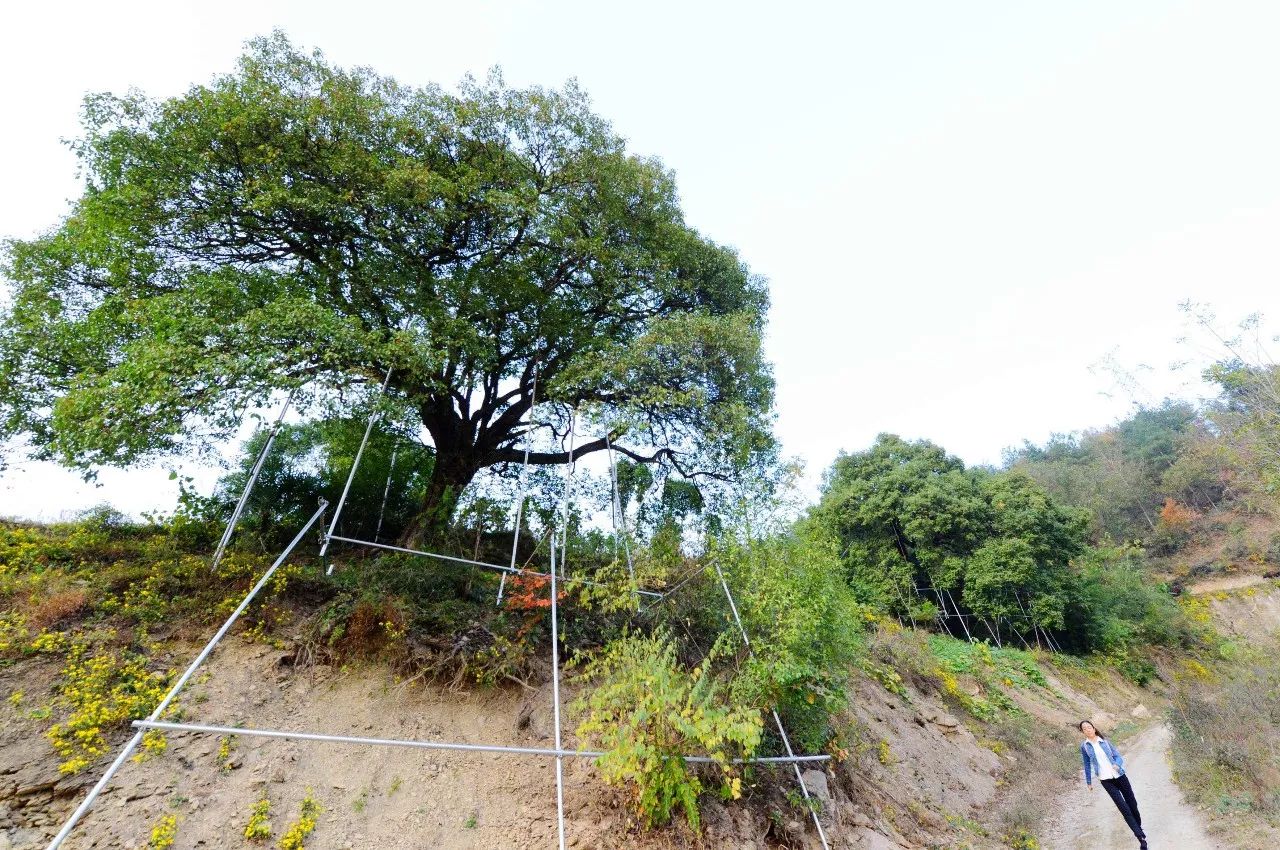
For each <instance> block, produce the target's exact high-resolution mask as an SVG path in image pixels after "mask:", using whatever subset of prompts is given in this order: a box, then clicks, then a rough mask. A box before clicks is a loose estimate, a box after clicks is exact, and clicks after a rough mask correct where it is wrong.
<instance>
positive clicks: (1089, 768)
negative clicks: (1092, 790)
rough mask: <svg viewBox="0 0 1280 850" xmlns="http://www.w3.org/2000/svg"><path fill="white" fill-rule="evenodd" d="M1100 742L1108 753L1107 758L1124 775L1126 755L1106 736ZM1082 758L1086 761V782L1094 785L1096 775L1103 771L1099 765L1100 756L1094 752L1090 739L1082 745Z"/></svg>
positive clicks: (1117, 771) (1118, 772) (1103, 749)
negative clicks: (1122, 754) (1121, 753)
mask: <svg viewBox="0 0 1280 850" xmlns="http://www.w3.org/2000/svg"><path fill="white" fill-rule="evenodd" d="M1098 743H1099V744H1101V745H1102V751H1103V752H1104V753H1106V754H1107V758H1109V759H1111V763H1112V764H1113V765H1115V768H1116V773H1117V774H1119V775H1120V776H1124V757H1123V756H1121V755H1120V753H1119V752H1118V751H1117V750H1116V748H1115V747H1113V746H1112V745H1111V742H1110V741H1108V740H1107V739H1106V738H1102V739H1100V740H1099V741H1098ZM1080 758H1081V760H1082V761H1083V762H1084V784H1085V785H1092V784H1093V777H1094V775H1095V774H1098V773H1100V772H1101V771H1100V770H1099V767H1098V758H1097V756H1095V755H1094V753H1093V745H1092V744H1090V743H1089V742H1088V741H1085V742H1084V743H1082V744H1081V745H1080Z"/></svg>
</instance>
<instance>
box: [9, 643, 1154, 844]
mask: <svg viewBox="0 0 1280 850" xmlns="http://www.w3.org/2000/svg"><path fill="white" fill-rule="evenodd" d="M886 640H889V641H897V642H899V643H904V644H909V643H910V642H911V641H912V640H918V637H917V636H914V635H912V634H911V633H910V630H907V631H905V632H901V633H895V634H891V635H889V636H887V637H886ZM179 649H183V648H174V650H173V655H174V659H173V663H174V665H175V666H176V665H178V664H181V663H183V662H184V660H185V657H187V655H189V654H190V653H192V652H194V649H195V648H194V647H185V648H184V649H186V653H183V652H180V651H179ZM291 658H292V654H291V653H290V652H288V651H282V650H279V649H274V648H271V647H270V646H268V645H265V644H262V643H253V642H249V641H247V640H246V639H243V638H240V637H234V636H233V637H230V638H228V639H227V640H226V641H225V642H224V645H223V646H222V647H221V648H220V649H219V650H218V651H217V652H216V653H215V655H214V656H213V657H212V659H211V660H210V661H209V663H208V665H207V667H206V670H205V672H204V674H203V675H201V676H200V677H199V678H198V679H197V680H196V682H195V683H194V684H193V685H192V686H190V687H189V689H188V690H187V691H186V692H185V693H184V695H183V697H182V700H181V705H182V708H183V720H184V721H185V722H189V723H206V724H210V725H225V726H241V727H247V728H259V729H284V730H292V731H310V732H326V733H333V734H340V735H351V736H359V737H377V738H395V739H409V740H433V741H457V742H470V743H488V744H495V743H496V744H503V745H513V746H528V747H543V748H545V747H550V746H551V745H552V743H553V737H552V734H553V728H552V708H551V693H550V688H549V686H547V685H543V686H541V687H536V688H529V689H526V688H520V687H511V688H496V689H495V688H490V689H478V690H470V691H468V690H451V689H448V688H442V687H439V686H437V685H434V684H431V683H424V682H422V681H409V682H406V681H402V680H401V679H399V678H398V677H397V676H396V675H395V674H394V673H393V672H392V671H391V670H390V669H389V668H387V667H385V666H382V665H377V664H369V665H361V666H350V667H342V668H331V667H327V666H314V667H308V668H295V667H293V666H292V664H291ZM1040 660H1041V665H1040V666H1041V668H1042V669H1043V670H1044V672H1045V674H1046V680H1047V683H1048V687H1035V688H1029V689H1017V690H1014V691H1012V695H1013V697H1014V699H1015V700H1016V701H1017V703H1018V704H1019V706H1020V707H1021V708H1022V709H1023V711H1024V712H1025V714H1021V715H1018V716H1017V719H1016V720H1015V716H1014V715H1010V716H1009V717H1008V718H1007V719H1006V720H1004V721H1000V722H994V723H981V722H979V721H977V720H975V719H974V718H972V717H969V716H968V715H966V714H964V713H963V712H961V711H959V710H958V709H956V708H955V707H954V705H952V706H949V705H948V704H947V702H945V701H944V700H943V699H942V698H941V697H940V696H939V695H938V694H936V693H928V689H927V688H918V687H916V686H913V684H912V683H910V682H907V683H906V684H905V686H904V687H903V688H901V693H893V692H891V691H890V690H888V689H886V688H885V687H882V686H881V685H880V684H878V683H877V682H876V681H873V680H872V679H870V678H866V679H861V680H859V682H858V683H857V685H856V686H855V688H854V689H853V691H852V694H851V697H852V698H851V700H850V708H849V715H848V717H847V718H845V723H846V726H847V728H848V729H849V734H848V736H847V737H848V741H847V742H846V743H848V744H849V749H848V752H847V753H844V754H842V755H844V756H845V758H844V759H843V760H842V761H839V762H831V763H829V764H828V765H827V768H826V769H825V770H810V771H808V772H806V774H805V778H806V782H807V783H808V785H809V787H810V788H811V789H812V790H814V791H815V792H816V795H817V796H818V797H819V799H820V800H821V801H822V813H821V818H822V820H823V822H824V824H825V826H826V829H827V832H828V835H829V837H830V839H831V844H832V846H833V847H843V848H877V849H878V850H884V849H885V848H894V847H901V848H927V847H957V848H960V847H973V848H985V847H1002V846H1007V845H1008V843H1009V842H1010V840H1011V836H1016V835H1017V830H1018V829H1025V830H1027V834H1028V835H1031V834H1035V833H1036V832H1038V831H1039V829H1040V820H1041V818H1042V816H1043V814H1044V813H1045V812H1046V811H1047V808H1046V807H1048V806H1050V805H1052V802H1053V801H1054V800H1055V799H1056V795H1057V794H1058V793H1060V792H1061V790H1062V789H1063V788H1065V787H1068V783H1069V782H1070V781H1071V780H1072V779H1073V778H1074V777H1075V776H1076V774H1077V773H1078V764H1077V761H1076V755H1075V748H1074V742H1073V730H1072V728H1071V727H1072V724H1074V722H1075V721H1076V720H1078V719H1079V718H1081V717H1092V718H1095V719H1097V720H1098V722H1100V723H1105V724H1107V725H1108V726H1111V727H1112V728H1115V727H1116V726H1117V725H1121V726H1123V727H1125V728H1130V729H1136V728H1138V727H1139V725H1141V724H1145V723H1146V722H1148V718H1150V716H1151V713H1152V712H1151V709H1150V708H1148V707H1147V706H1146V705H1143V703H1146V704H1147V705H1155V704H1156V703H1157V702H1158V701H1159V699H1160V696H1159V694H1158V693H1155V692H1152V691H1149V690H1146V691H1144V690H1142V689H1139V688H1137V687H1136V686H1133V685H1130V684H1128V683H1126V682H1124V681H1123V680H1121V679H1120V678H1119V677H1118V676H1115V675H1114V674H1104V673H1099V672H1097V670H1096V669H1093V668H1089V669H1088V670H1087V672H1082V670H1081V669H1076V668H1072V667H1070V666H1069V665H1068V666H1067V667H1064V668H1063V669H1061V670H1055V668H1054V667H1052V665H1051V664H1050V663H1049V657H1048V656H1040ZM56 673H57V667H56V665H53V664H51V663H49V662H43V661H39V660H28V661H22V662H19V663H18V664H16V665H15V666H13V667H10V668H8V669H4V670H0V693H3V694H8V693H12V692H14V691H17V690H22V691H24V692H25V693H26V694H27V695H29V699H28V700H27V701H26V702H27V703H28V704H37V703H38V695H39V694H41V693H48V692H49V691H50V689H51V688H52V685H53V682H54V678H55V675H56ZM957 684H958V686H959V687H960V688H962V689H967V690H971V691H972V693H974V694H977V693H978V685H977V683H975V682H969V681H967V680H965V679H964V677H960V679H959V681H958V682H957ZM32 697H34V698H32ZM567 701H568V698H566V702H567ZM1119 719H1122V720H1123V721H1124V722H1123V724H1121V723H1119V722H1118V720H1119ZM0 724H2V725H0V848H38V847H43V846H45V844H47V842H48V840H49V839H50V838H51V837H52V835H53V834H54V832H56V830H57V828H58V826H59V825H60V824H61V822H62V821H63V820H64V818H65V817H66V816H67V814H69V812H70V810H71V809H72V808H74V806H75V804H76V803H77V802H78V801H79V799H80V798H81V797H82V796H83V794H84V793H85V791H86V790H87V788H88V786H89V785H90V784H92V782H93V781H94V780H95V779H96V777H97V776H98V775H100V773H101V770H102V768H103V767H104V766H105V763H106V761H107V760H108V759H106V758H104V759H103V760H102V761H101V763H99V764H98V765H96V766H94V767H92V768H90V769H88V770H86V771H84V772H82V773H80V774H77V775H75V776H71V777H61V776H60V775H59V773H58V768H57V765H58V761H59V760H58V758H57V756H56V754H55V753H54V752H53V750H52V748H51V747H50V745H49V743H48V741H47V740H46V739H45V737H44V736H43V732H44V730H45V728H46V727H47V725H48V721H47V720H46V721H43V722H42V721H40V720H37V719H33V718H31V717H30V716H29V715H28V714H27V713H24V712H22V711H20V710H19V709H18V708H17V706H12V705H10V704H8V703H5V704H4V707H3V709H0ZM564 726H565V728H566V729H569V728H572V718H566V720H565V723H564ZM126 734H127V733H126V732H125V731H123V730H122V731H121V732H120V733H119V735H118V736H117V739H118V740H117V741H116V742H115V743H116V744H118V743H119V742H120V741H121V740H123V737H125V736H126ZM168 737H169V746H168V749H167V751H166V752H164V753H163V754H162V755H160V756H158V757H155V758H152V759H150V760H148V761H146V762H142V763H130V764H128V765H126V766H125V768H123V769H122V770H121V772H120V773H119V774H118V775H117V777H116V779H115V780H114V781H113V783H112V784H111V785H110V786H109V787H108V789H107V790H106V792H105V793H104V794H103V796H102V798H101V799H100V800H99V802H98V804H97V806H96V807H95V809H94V811H93V812H92V813H91V814H90V815H89V816H88V817H87V818H86V819H85V820H84V821H83V822H82V824H81V825H80V827H79V828H78V829H77V830H76V832H75V833H74V835H73V837H72V838H71V839H70V840H69V841H68V842H67V844H66V845H65V846H67V847H69V848H90V847H93V848H138V847H145V846H146V845H147V842H148V840H149V836H150V835H151V831H152V829H153V828H154V826H155V825H156V824H157V823H159V822H160V821H161V819H162V818H163V817H165V816H167V815H173V816H175V817H176V837H175V840H174V843H173V846H174V847H177V848H183V847H248V846H254V845H253V842H250V841H248V840H247V839H245V838H244V836H243V832H244V828H245V825H246V824H247V822H248V821H249V818H250V811H251V809H252V807H253V806H254V804H255V803H257V802H258V801H260V800H262V799H264V798H265V799H267V800H269V801H270V823H271V826H272V830H273V836H274V837H273V839H272V840H273V841H274V840H275V839H277V838H278V837H279V836H280V835H281V834H283V833H284V832H285V831H286V829H287V828H288V826H289V825H290V824H291V823H292V822H294V821H296V820H297V818H298V813H299V807H300V805H301V801H302V799H303V798H304V797H305V796H307V795H308V793H310V794H311V795H312V796H313V797H314V799H315V800H317V801H318V802H319V803H320V805H321V806H322V809H323V811H322V812H321V814H320V815H319V817H318V821H317V824H316V828H315V831H314V833H313V834H312V835H311V836H310V838H309V839H308V841H307V845H306V846H307V847H309V848H360V847H378V848H426V847H433V848H434V847H441V848H478V847H486V848H492V847H512V848H534V847H539V848H541V847H554V846H555V844H556V807H555V779H554V764H555V763H554V760H552V759H549V758H545V757H537V756H526V757H522V756H514V755H505V754H503V755H498V754H478V753H460V752H445V751H425V750H419V749H406V748H392V747H373V746H364V745H359V746H357V745H349V744H337V743H321V742H309V741H285V740H276V739H264V738H255V737H252V736H251V735H248V734H242V735H238V736H236V738H235V739H233V740H231V739H229V738H228V737H227V736H218V735H211V734H195V733H171V734H170V735H169V736H168ZM575 743H576V742H574V741H573V739H572V738H571V737H568V738H566V746H568V747H572V746H574V745H575ZM795 787H796V786H795V782H794V778H793V775H792V773H791V771H790V770H789V769H788V768H785V767H783V768H764V769H758V770H756V771H754V773H753V775H752V776H750V777H749V778H748V781H747V782H746V783H745V787H744V798H743V800H741V801H738V802H734V803H730V804H723V803H720V802H718V801H714V800H713V801H709V802H704V806H703V828H702V830H701V832H700V833H694V832H693V831H692V830H691V829H690V828H689V827H688V826H687V825H686V824H684V823H683V822H678V823H676V824H674V825H672V826H669V827H665V828H662V829H658V830H653V831H646V830H643V829H642V828H641V826H640V824H638V823H637V822H636V821H635V819H634V818H633V817H632V816H631V815H630V813H629V811H628V808H627V806H626V797H625V792H624V791H623V790H621V789H615V788H610V787H608V786H605V785H604V784H603V783H602V782H601V781H600V780H599V779H598V778H597V776H596V775H595V772H594V769H593V767H592V765H591V763H590V761H589V760H587V759H581V758H572V759H567V760H566V763H565V827H566V838H567V843H568V845H569V846H573V847H600V848H622V847H637V848H666V847H716V848H719V847H732V848H765V847H796V848H799V847H805V848H812V847H818V846H820V845H819V842H818V838H817V834H816V830H815V829H814V827H813V825H812V822H811V821H810V820H809V819H807V818H806V817H805V816H804V814H803V810H802V809H800V808H798V807H797V806H796V805H794V803H795V800H794V789H795ZM788 792H790V794H791V796H792V798H793V799H791V800H788Z"/></svg>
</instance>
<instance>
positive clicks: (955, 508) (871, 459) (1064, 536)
mask: <svg viewBox="0 0 1280 850" xmlns="http://www.w3.org/2000/svg"><path fill="white" fill-rule="evenodd" d="M813 520H814V521H815V522H818V523H820V524H823V525H825V526H826V527H827V528H828V529H830V530H831V532H832V533H833V534H834V535H835V538H836V539H837V540H838V542H839V548H840V556H841V559H842V560H843V561H844V564H845V569H846V571H847V574H848V577H849V582H850V584H851V585H852V587H853V589H854V591H855V593H856V594H857V595H858V596H859V597H861V598H862V599H863V600H864V601H867V602H871V603H874V604H878V605H882V606H885V607H888V608H890V609H893V610H897V611H900V612H903V611H911V610H912V609H914V608H916V607H918V606H919V600H921V599H927V600H929V601H930V602H936V603H937V604H939V605H942V606H945V607H946V608H947V613H949V614H955V613H957V611H956V610H955V609H954V608H952V607H951V605H952V604H954V605H955V606H956V607H958V608H963V609H965V610H964V612H963V613H972V614H976V615H978V616H979V617H982V618H985V619H987V620H988V621H992V622H998V620H999V619H1000V618H1004V617H1009V618H1013V619H1014V620H1019V619H1024V618H1025V617H1026V616H1030V617H1031V618H1032V619H1033V620H1034V622H1035V623H1036V624H1037V625H1039V626H1042V627H1046V628H1061V627H1062V626H1063V624H1064V622H1063V618H1064V613H1065V610H1066V603H1067V600H1068V593H1067V590H1068V585H1069V582H1070V570H1069V565H1070V561H1071V559H1072V558H1074V557H1077V556H1078V555H1080V554H1081V553H1082V552H1083V551H1084V548H1085V542H1086V530H1087V527H1088V516H1087V514H1086V513H1085V512H1084V511H1081V510H1078V509H1074V508H1067V507H1063V506H1061V505H1059V504H1057V503H1055V502H1054V501H1053V500H1052V499H1051V498H1050V497H1049V496H1048V495H1047V494H1046V493H1045V491H1044V489H1043V488H1041V486H1040V485H1039V484H1037V483H1036V482H1035V481H1034V480H1033V479H1032V478H1031V477H1029V476H1027V475H1025V474H1023V473H1020V472H993V471H991V470H987V469H965V467H964V464H963V463H962V462H961V461H960V460H959V459H958V458H956V457H953V456H951V455H948V454H947V453H946V452H945V451H944V450H943V449H942V448H940V447H939V446H937V445H934V444H933V443H930V442H927V441H919V442H908V441H906V440H903V439H901V438H900V437H896V436H893V435H891V434H882V435H881V436H880V437H878V438H877V439H876V442H875V445H873V446H872V447H871V448H870V449H868V450H866V451H863V452H856V453H853V454H842V455H840V457H838V458H837V459H836V461H835V463H834V464H833V465H832V467H831V469H830V471H829V472H828V473H827V477H826V481H825V482H824V487H823V494H822V500H821V502H820V503H819V504H818V506H817V507H816V508H815V509H814V512H813ZM944 596H945V598H944ZM1024 621H1025V620H1024ZM946 622H947V625H948V627H949V628H955V629H956V630H959V626H958V625H957V623H956V621H955V620H954V619H952V620H948V621H946ZM997 627H998V626H997Z"/></svg>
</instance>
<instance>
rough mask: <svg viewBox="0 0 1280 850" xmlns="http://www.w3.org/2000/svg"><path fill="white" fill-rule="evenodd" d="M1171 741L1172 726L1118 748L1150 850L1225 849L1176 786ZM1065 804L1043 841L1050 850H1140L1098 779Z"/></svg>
mask: <svg viewBox="0 0 1280 850" xmlns="http://www.w3.org/2000/svg"><path fill="white" fill-rule="evenodd" d="M1169 736H1170V732H1169V727H1167V726H1164V725H1163V724H1162V725H1159V726H1153V727H1151V728H1150V729H1147V730H1146V731H1145V732H1143V733H1141V734H1140V735H1138V736H1137V737H1135V738H1132V739H1130V740H1129V741H1127V742H1125V743H1124V744H1123V745H1122V746H1121V747H1120V748H1119V749H1120V752H1121V754H1122V755H1123V756H1124V761H1125V772H1126V774H1127V775H1128V777H1129V781H1130V782H1132V783H1133V793H1134V796H1136V797H1137V798H1138V808H1139V809H1140V810H1141V811H1142V825H1143V828H1144V829H1145V830H1146V832H1147V842H1148V844H1149V845H1150V847H1151V850H1174V848H1176V850H1225V845H1223V844H1221V843H1220V842H1218V841H1216V840H1214V839H1212V838H1210V837H1209V835H1208V833H1207V832H1206V831H1205V829H1204V826H1203V825H1202V823H1201V821H1200V816H1199V815H1198V814H1197V813H1196V810H1195V809H1193V808H1192V807H1191V806H1190V805H1188V804H1187V803H1186V801H1185V800H1183V799H1182V792H1181V791H1179V790H1178V786H1176V785H1175V784H1174V783H1173V775H1172V773H1170V771H1169V762H1168V758H1167V756H1168V752H1169ZM1063 802H1064V805H1063V807H1062V810H1061V813H1060V814H1059V816H1058V818H1057V822H1056V823H1055V824H1054V825H1053V826H1052V828H1051V829H1050V830H1049V833H1048V837H1047V839H1046V841H1045V847H1046V850H1076V848H1080V847H1087V848H1090V850H1122V848H1123V850H1133V848H1136V847H1137V846H1138V841H1137V839H1135V838H1134V837H1133V833H1132V832H1130V831H1129V827H1128V826H1126V825H1125V822H1124V818H1122V817H1121V816H1120V812H1118V811H1117V810H1116V807H1115V804H1114V803H1112V802H1111V798H1110V797H1109V796H1108V795H1107V792H1106V791H1105V790H1103V789H1102V788H1101V787H1100V786H1099V785H1098V783H1097V780H1095V781H1094V790H1093V791H1089V790H1087V789H1086V788H1085V786H1084V783H1083V782H1080V783H1078V785H1077V786H1076V788H1075V790H1073V791H1072V792H1071V793H1070V794H1068V795H1067V797H1066V799H1065V800H1064V801H1063Z"/></svg>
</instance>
